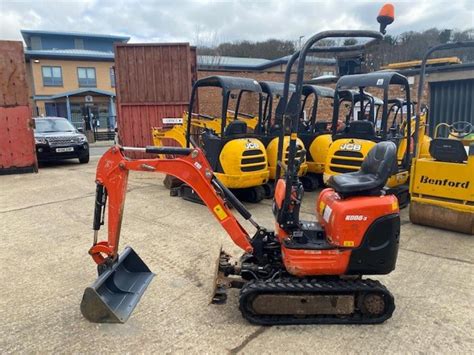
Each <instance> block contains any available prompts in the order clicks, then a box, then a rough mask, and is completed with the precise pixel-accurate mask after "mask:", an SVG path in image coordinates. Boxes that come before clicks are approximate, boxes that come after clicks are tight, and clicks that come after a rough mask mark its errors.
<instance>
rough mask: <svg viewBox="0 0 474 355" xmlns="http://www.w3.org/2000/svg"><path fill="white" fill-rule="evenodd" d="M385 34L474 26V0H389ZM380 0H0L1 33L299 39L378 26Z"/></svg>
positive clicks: (196, 40)
mask: <svg viewBox="0 0 474 355" xmlns="http://www.w3.org/2000/svg"><path fill="white" fill-rule="evenodd" d="M392 3H394V4H395V16H396V20H395V23H394V24H393V25H392V26H390V27H389V32H388V33H389V34H394V35H396V34H399V33H401V32H405V31H409V30H424V29H428V28H432V27H438V28H450V29H452V28H456V29H467V28H472V27H474V1H473V0H450V1H445V0H431V1H417V0H407V1H392ZM382 4H383V2H379V1H357V0H351V1H339V0H326V1H289V0H286V1H285V0H273V1H258V0H252V1H230V0H229V1H205V0H199V1H198V0H196V1H184V0H174V1H168V0H162V1H148V0H85V1H73V0H61V1H58V0H55V1H54V0H44V1H42V0H32V1H30V0H27V1H25V0H23V1H12V0H0V39H21V36H20V29H40V30H51V31H77V32H91V33H103V34H120V35H129V36H131V37H132V41H133V42H168V41H186V42H191V43H192V44H197V45H203V44H207V45H209V44H210V45H214V44H218V43H219V42H224V41H235V40H245V39H246V40H252V41H256V40H264V39H268V38H279V39H291V40H297V39H298V38H299V37H300V36H308V35H311V34H313V33H316V32H318V31H322V30H327V29H377V28H378V26H377V23H376V20H375V18H376V16H377V12H378V9H379V8H380V7H381V5H382Z"/></svg>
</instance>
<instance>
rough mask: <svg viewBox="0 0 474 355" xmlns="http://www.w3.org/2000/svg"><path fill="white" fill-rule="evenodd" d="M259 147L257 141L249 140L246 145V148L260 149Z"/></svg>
mask: <svg viewBox="0 0 474 355" xmlns="http://www.w3.org/2000/svg"><path fill="white" fill-rule="evenodd" d="M258 148H259V145H258V143H255V142H247V144H246V145H245V149H258Z"/></svg>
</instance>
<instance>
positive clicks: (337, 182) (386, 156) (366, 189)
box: [327, 141, 397, 198]
mask: <svg viewBox="0 0 474 355" xmlns="http://www.w3.org/2000/svg"><path fill="white" fill-rule="evenodd" d="M396 171H397V147H396V145H395V143H393V142H390V141H385V142H380V143H377V144H376V145H375V146H374V147H373V148H372V149H371V150H370V151H369V153H368V154H367V156H366V157H365V159H364V161H363V162H362V166H361V167H360V170H359V171H356V172H354V173H346V174H341V175H335V176H331V177H330V178H329V180H328V182H327V184H328V185H329V186H330V187H332V188H333V189H334V190H335V191H336V192H337V193H339V195H341V197H342V198H345V197H350V196H361V195H366V196H379V195H381V193H382V189H383V187H384V186H385V184H386V183H387V180H388V179H389V177H390V176H391V175H392V174H393V173H395V172H396Z"/></svg>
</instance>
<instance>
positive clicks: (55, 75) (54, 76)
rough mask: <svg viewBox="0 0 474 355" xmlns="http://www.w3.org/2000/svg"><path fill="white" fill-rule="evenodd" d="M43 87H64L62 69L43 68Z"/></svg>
mask: <svg viewBox="0 0 474 355" xmlns="http://www.w3.org/2000/svg"><path fill="white" fill-rule="evenodd" d="M41 72H42V74H43V86H63V75H62V72H61V67H41Z"/></svg>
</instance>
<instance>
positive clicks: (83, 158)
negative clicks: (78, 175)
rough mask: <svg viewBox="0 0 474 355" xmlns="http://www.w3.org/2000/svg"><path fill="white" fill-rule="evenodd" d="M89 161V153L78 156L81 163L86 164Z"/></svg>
mask: <svg viewBox="0 0 474 355" xmlns="http://www.w3.org/2000/svg"><path fill="white" fill-rule="evenodd" d="M88 162H89V154H87V155H84V156H82V157H80V158H79V163H81V164H87V163H88Z"/></svg>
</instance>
